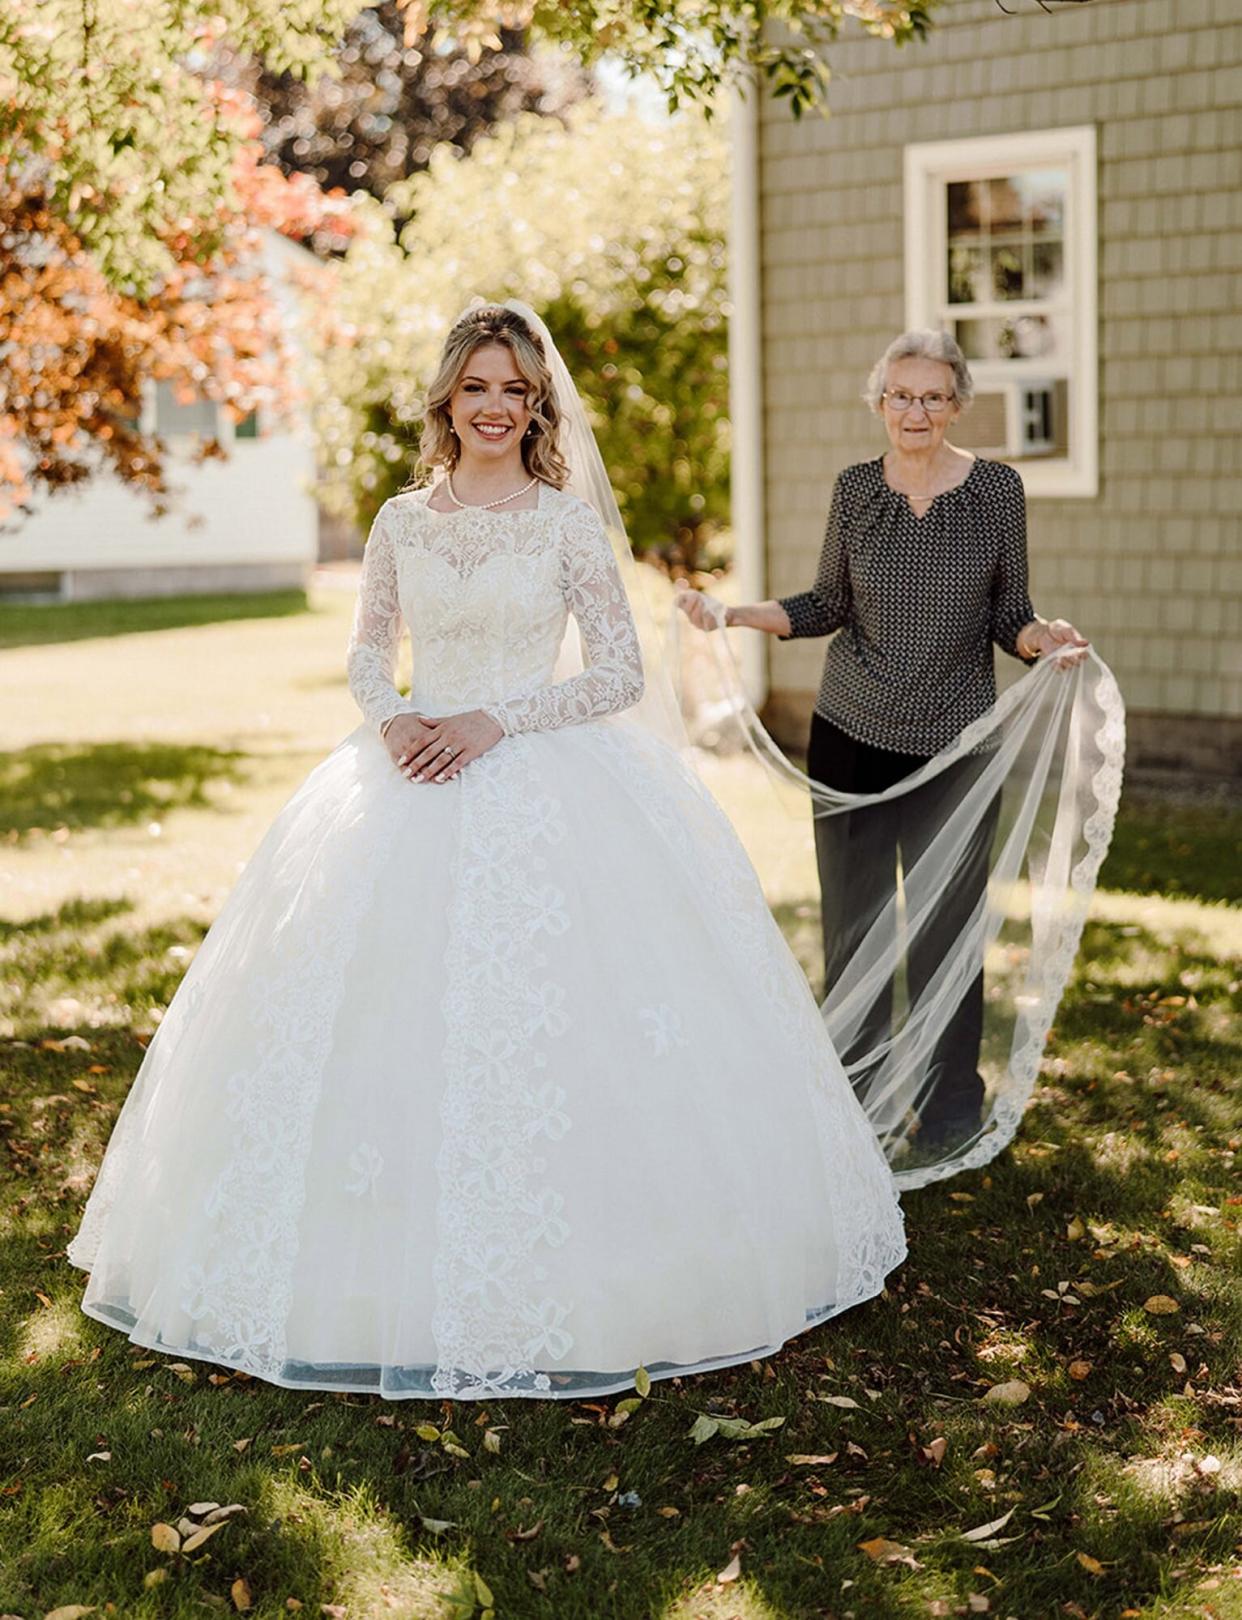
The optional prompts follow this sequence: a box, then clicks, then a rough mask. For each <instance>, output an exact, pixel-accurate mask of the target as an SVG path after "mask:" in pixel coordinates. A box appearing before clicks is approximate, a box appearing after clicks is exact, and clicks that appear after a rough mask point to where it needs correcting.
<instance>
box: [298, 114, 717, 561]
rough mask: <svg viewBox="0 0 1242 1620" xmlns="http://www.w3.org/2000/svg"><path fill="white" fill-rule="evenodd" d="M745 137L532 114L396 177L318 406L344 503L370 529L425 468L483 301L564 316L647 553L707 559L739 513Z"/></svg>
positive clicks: (691, 124) (675, 125)
mask: <svg viewBox="0 0 1242 1620" xmlns="http://www.w3.org/2000/svg"><path fill="white" fill-rule="evenodd" d="M727 197H728V166H727V145H726V139H725V134H724V132H723V130H722V129H721V128H720V127H719V125H717V124H708V123H706V122H705V121H704V120H702V119H700V118H698V117H697V116H690V115H687V116H684V117H681V118H678V119H676V120H673V121H670V122H667V123H652V122H650V121H645V120H643V119H642V118H640V117H639V116H637V115H636V114H627V115H625V116H612V117H609V116H605V115H604V114H602V113H601V112H600V111H599V110H598V109H595V108H591V107H585V106H584V107H583V108H580V109H576V110H575V112H574V113H573V114H572V115H571V116H570V118H569V120H568V123H567V125H562V124H561V123H559V122H553V121H549V120H542V119H537V118H525V119H521V120H519V121H518V122H516V123H515V124H513V125H510V126H507V127H505V128H504V129H502V130H499V131H497V133H496V134H494V135H492V136H488V137H486V138H484V139H482V140H479V141H477V142H476V144H475V146H474V149H473V151H472V152H471V153H470V155H469V156H467V157H460V156H454V155H452V154H449V153H445V152H440V153H437V154H436V155H435V156H434V157H433V159H432V162H431V165H430V167H429V169H428V170H427V172H426V173H425V174H422V175H419V176H416V177H415V178H414V179H412V180H411V181H409V182H407V183H406V184H405V185H403V186H400V187H397V188H395V195H394V196H393V197H392V199H391V200H392V203H393V205H394V206H396V207H397V208H399V209H400V211H401V212H403V213H404V212H408V213H409V214H410V215H411V222H410V223H409V224H408V225H407V226H406V227H405V228H404V229H403V230H402V231H401V232H400V233H399V235H398V236H396V237H394V235H393V233H392V230H391V227H390V226H389V225H388V221H387V218H386V216H385V215H384V214H383V213H382V212H381V211H380V210H379V209H378V208H374V209H372V210H370V211H369V220H368V223H369V229H365V230H364V231H363V232H362V233H361V234H360V237H359V238H358V239H357V240H356V241H355V243H354V244H353V245H352V246H351V248H350V251H349V253H348V255H347V257H346V260H345V262H344V264H343V265H342V266H341V267H340V268H339V270H338V284H337V289H336V293H335V296H334V298H333V300H332V302H333V306H334V308H333V315H332V317H331V318H332V319H333V321H334V322H335V323H336V326H335V330H334V331H333V332H332V333H330V334H329V335H328V338H327V340H326V341H325V343H324V346H323V360H322V363H321V370H320V375H319V379H318V387H317V395H318V398H317V416H318V422H319V428H320V436H321V443H322V444H323V446H324V449H325V458H324V459H325V464H326V467H327V471H328V488H327V489H326V490H325V491H324V494H325V496H326V498H327V499H328V500H329V501H330V503H331V504H333V505H335V506H336V507H337V508H338V509H340V510H343V511H346V512H349V513H352V514H354V515H356V516H357V517H358V519H359V520H360V521H361V522H362V523H364V524H365V523H366V522H367V521H368V520H369V518H370V516H371V515H372V514H373V513H374V512H375V510H376V509H377V508H378V507H379V506H380V505H381V504H382V502H383V501H384V500H385V499H386V498H387V497H388V496H389V495H391V494H392V493H394V491H395V490H397V489H399V488H400V487H401V486H402V485H403V484H404V483H405V482H406V481H407V479H408V477H409V475H410V471H411V468H412V466H413V461H414V456H415V452H416V446H417V436H418V428H419V422H418V416H419V411H420V406H421V390H422V389H423V388H425V387H426V385H427V382H428V380H429V374H430V370H431V368H432V367H433V366H434V364H435V360H436V357H437V355H438V353H439V348H440V344H441V342H442V340H443V337H444V333H445V331H446V329H447V326H448V323H449V322H450V321H451V320H452V318H453V317H454V316H455V315H456V314H457V313H458V312H459V311H460V310H461V308H462V307H463V306H464V305H465V304H466V302H467V301H468V300H469V298H470V297H471V296H472V295H473V294H476V293H478V294H480V295H482V296H483V297H486V298H505V297H520V298H524V299H525V300H526V301H527V302H528V303H530V304H532V305H533V306H534V307H535V308H536V309H538V310H539V312H540V313H541V314H542V315H543V316H544V318H545V319H546V320H547V321H548V324H549V326H550V327H551V329H552V331H553V333H554V335H555V336H556V338H557V342H558V346H560V347H562V352H563V353H564V355H565V358H566V362H567V364H568V365H569V366H570V368H571V370H572V371H573V372H574V374H575V377H576V379H577V381H578V385H579V387H580V388H581V390H582V392H583V396H584V398H585V400H586V402H587V406H588V410H589V411H590V413H591V415H592V417H593V425H594V426H595V428H596V431H597V433H598V435H599V439H600V442H601V447H602V449H603V453H604V459H605V461H606V463H607V465H608V469H609V473H610V475H611V477H612V481H613V485H614V487H615V489H616V491H617V496H618V501H619V503H620V505H621V507H622V510H623V514H624V516H625V519H626V523H627V526H628V528H629V531H630V536H631V539H632V540H633V543H634V546H635V549H636V550H639V551H647V552H652V551H655V552H658V553H659V554H661V555H662V556H664V557H665V558H667V559H668V560H669V561H670V562H674V563H676V562H684V563H686V564H688V565H691V566H697V565H699V564H700V563H701V562H702V561H703V560H704V558H705V554H710V547H711V544H712V541H713V538H714V536H715V534H716V533H717V531H718V529H719V528H720V526H721V525H722V524H723V523H724V521H725V519H726V514H727V504H728V415H727V391H728V381H727V362H726V306H725V285H724V283H725V228H726V214H727Z"/></svg>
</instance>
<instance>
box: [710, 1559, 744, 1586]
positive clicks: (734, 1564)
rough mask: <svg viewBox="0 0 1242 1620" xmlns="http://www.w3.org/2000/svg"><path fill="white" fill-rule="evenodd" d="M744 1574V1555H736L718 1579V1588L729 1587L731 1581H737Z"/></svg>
mask: <svg viewBox="0 0 1242 1620" xmlns="http://www.w3.org/2000/svg"><path fill="white" fill-rule="evenodd" d="M741 1573H742V1555H741V1553H734V1555H733V1557H732V1558H730V1560H729V1562H728V1563H727V1564H726V1565H725V1567H724V1568H723V1569H722V1570H721V1571H720V1573H719V1575H717V1577H716V1585H717V1586H728V1584H729V1582H730V1581H736V1580H737V1579H738V1577H739V1576H740V1575H741Z"/></svg>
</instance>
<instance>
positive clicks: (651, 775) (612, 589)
mask: <svg viewBox="0 0 1242 1620" xmlns="http://www.w3.org/2000/svg"><path fill="white" fill-rule="evenodd" d="M422 454H423V459H424V461H425V462H426V463H428V464H429V465H430V466H431V467H432V468H434V469H436V470H437V472H438V473H439V475H440V476H439V477H438V479H437V480H436V481H435V482H433V483H432V484H431V485H430V486H429V487H424V488H421V489H412V490H409V491H407V492H405V493H402V494H400V495H398V496H396V497H395V498H394V499H392V500H390V501H388V502H387V503H386V504H385V506H384V507H383V508H382V509H381V511H380V513H379V515H378V516H377V518H376V521H375V524H374V527H373V529H372V532H371V536H370V539H369V541H368V544H367V548H366V555H365V560H364V564H363V570H362V579H361V585H360V589H359V598H358V606H357V613H356V618H355V625H354V633H353V638H352V641H351V645H350V652H349V676H350V686H351V689H352V691H353V693H354V696H355V698H356V699H357V702H358V704H359V707H360V709H361V710H362V714H363V716H364V724H362V725H361V726H360V727H359V728H358V729H357V730H356V731H355V732H353V733H352V734H351V735H350V736H349V737H347V738H346V739H345V740H344V741H343V742H342V743H341V744H340V745H339V746H338V747H337V748H336V749H335V750H334V752H333V753H332V754H330V755H329V756H328V758H327V759H325V760H324V761H323V762H322V763H321V764H320V765H319V766H318V767H317V768H316V769H315V770H313V771H312V772H311V774H310V776H309V777H308V778H307V779H306V781H305V782H304V783H303V784H302V786H301V787H300V788H299V789H298V790H297V792H296V793H295V794H294V796H293V798H292V799H291V800H290V801H289V803H288V804H287V805H286V806H285V808H284V809H283V810H282V811H281V813H280V814H279V815H278V816H277V818H276V820H275V822H274V823H273V825H272V826H271V828H270V829H269V830H268V832H267V834H266V836H265V837H264V839H263V841H262V842H261V843H260V845H259V847H258V849H257V850H256V852H255V854H254V856H253V857H252V859H251V860H250V862H249V864H248V866H247V867H246V869H245V871H244V872H243V873H242V876H241V877H240V879H239V880H238V883H237V885H236V887H235V888H234V890H233V892H232V893H231V894H230V896H229V897H228V900H227V901H226V903H225V905H224V907H223V909H222V911H221V913H220V916H219V917H218V919H217V921H216V923H215V925H214V926H213V928H212V929H211V931H210V933H209V934H208V936H207V938H206V940H205V941H204V943H203V945H202V948H201V949H200V951H199V952H198V955H197V956H196V958H195V960H194V962H193V963H192V965H191V967H190V969H189V972H188V973H187V975H186V977H185V980H184V982H183V984H182V985H181V987H180V989H179V991H178V993H177V995H176V996H175V997H174V999H173V1002H172V1005H171V1006H170V1008H169V1010H168V1013H167V1015H166V1017H165V1019H164V1021H163V1023H162V1024H161V1025H160V1028H159V1030H158V1032H157V1034H156V1036H155V1038H154V1039H153V1040H152V1042H151V1045H150V1047H149V1049H148V1051H147V1054H146V1057H145V1059H144V1061H143V1064H142V1067H141V1069H140V1071H139V1073H138V1076H137V1078H136V1080H135V1082H134V1085H133V1087H132V1089H131V1091H130V1093H129V1096H128V1098H127V1100H126V1103H125V1106H124V1108H123V1109H122V1111H121V1114H120V1117H119V1119H118V1121H117V1125H116V1128H115V1131H114V1133H113V1136H112V1139H111V1141H110V1143H109V1146H108V1151H107V1154H106V1156H105V1158H104V1162H103V1165H102V1167H101V1169H100V1173H99V1176H98V1178H97V1180H96V1183H95V1186H94V1189H93V1191H92V1194H91V1197H90V1199H89V1201H88V1204H87V1207H86V1211H85V1214H84V1217H83V1220H82V1223H81V1227H80V1229H79V1231H78V1233H77V1235H76V1236H75V1238H74V1239H73V1242H72V1243H71V1244H70V1247H69V1250H68V1255H69V1259H70V1260H71V1262H72V1263H73V1264H74V1265H76V1266H79V1267H82V1268H83V1269H85V1270H87V1271H89V1273H90V1277H89V1281H88V1283H87V1286H86V1290H85V1294H84V1297H83V1301H82V1308H83V1310H84V1311H86V1312H87V1314H89V1315H90V1316H92V1317H94V1318H96V1319H97V1320H99V1321H101V1322H105V1323H108V1324H110V1325H112V1326H114V1327H117V1328H120V1329H121V1330H122V1331H123V1332H125V1333H127V1334H128V1336H129V1338H130V1339H131V1340H132V1341H133V1342H135V1343H137V1344H141V1345H144V1346H147V1347H149V1348H152V1349H156V1350H161V1351H166V1352H168V1353H175V1354H176V1355H178V1356H189V1357H198V1358H201V1359H203V1360H207V1361H211V1362H216V1363H220V1364H223V1365H227V1366H232V1367H237V1368H241V1369H244V1370H246V1371H248V1372H250V1373H252V1374H254V1375H255V1376H257V1377H260V1378H263V1379H266V1380H268V1381H270V1382H272V1383H275V1384H280V1385H284V1386H286V1387H292V1388H314V1389H337V1390H354V1391H369V1392H373V1393H376V1394H379V1395H383V1396H386V1397H388V1398H391V1399H399V1398H405V1397H416V1396H435V1397H444V1396H449V1397H453V1398H458V1399H471V1398H481V1397H491V1396H497V1395H522V1396H549V1397H558V1396H561V1397H566V1396H567V1397H575V1398H579V1397H582V1396H584V1395H599V1394H607V1393H609V1392H612V1391H615V1390H619V1389H623V1388H626V1387H628V1386H630V1385H632V1384H633V1383H634V1382H635V1377H636V1374H637V1372H638V1369H639V1368H640V1367H644V1366H645V1367H646V1369H647V1370H648V1372H649V1373H650V1375H651V1376H652V1377H653V1378H654V1377H661V1376H672V1375H674V1374H680V1373H689V1372H698V1371H703V1370H705V1369H709V1368H714V1367H722V1366H728V1365H730V1364H732V1363H736V1362H741V1361H746V1360H750V1359H751V1358H753V1357H756V1356H762V1355H767V1354H770V1353H771V1352H772V1351H774V1350H776V1349H777V1348H778V1347H779V1346H780V1345H781V1344H782V1343H784V1342H785V1341H786V1340H787V1339H789V1338H790V1337H791V1336H792V1335H794V1334H797V1333H799V1332H801V1331H803V1330H804V1329H806V1328H809V1327H811V1326H813V1325H815V1324H816V1323H819V1322H822V1321H824V1320H825V1319H827V1318H828V1317H831V1316H834V1315H836V1314H838V1313H839V1312H841V1311H844V1310H847V1309H849V1307H851V1306H853V1305H855V1304H857V1303H859V1302H860V1301H862V1300H865V1299H868V1298H870V1297H872V1296H874V1295H875V1294H877V1293H878V1292H879V1291H880V1289H881V1288H882V1287H883V1284H884V1279H885V1275H886V1274H887V1273H888V1272H889V1271H890V1270H891V1269H892V1268H893V1267H895V1266H896V1265H898V1264H899V1263H900V1262H901V1260H902V1259H903V1258H904V1255H905V1252H906V1251H905V1241H904V1236H903V1226H902V1217H901V1211H900V1207H899V1204H898V1201H897V1195H896V1190H895V1186H894V1182H893V1179H892V1176H891V1174H890V1172H889V1170H888V1167H887V1165H886V1163H885V1161H884V1158H883V1155H882V1153H881V1151H880V1148H879V1145H878V1143H877V1140H876V1137H875V1134H874V1132H873V1131H872V1129H871V1127H870V1125H869V1124H868V1122H867V1119H866V1118H865V1117H864V1114H863V1112H862V1109H861V1108H860V1106H859V1104H858V1102H857V1101H856V1100H855V1097H854V1094H853V1092H852V1090H851V1088H850V1086H849V1084H848V1082H847V1080H846V1078H845V1075H844V1072H843V1070H842V1068H841V1065H840V1063H839V1061H838V1059H837V1056H836V1053H835V1051H834V1049H833V1046H832V1043H831V1042H830V1040H829V1038H828V1036H827V1034H826V1033H825V1030H824V1026H823V1022H822V1020H821V1018H820V1013H819V1009H818V1007H817V1006H816V1004H815V1001H814V999H813V997H812V995H811V992H810V989H809V988H808V985H807V982H806V980H805V978H804V977H803V974H802V972H801V970H800V969H799V967H798V966H797V964H796V962H795V961H794V958H793V957H792V955H791V954H790V952H789V950H788V949H787V947H786V945H785V943H784V941H783V939H782V937H781V934H780V932H779V930H778V928H777V926H776V924H775V922H774V921H773V919H772V917H771V914H770V913H769V911H768V908H767V905H766V904H765V901H764V896H763V893H762V890H761V888H760V885H759V882H758V879H757V878H756V876H755V873H754V871H753V869H752V868H751V866H750V864H749V862H748V860H747V858H746V856H745V854H744V853H743V851H742V849H741V846H740V845H739V843H738V841H737V839H736V837H735V835H734V833H733V831H732V828H731V826H730V824H729V822H728V821H727V819H726V818H725V816H724V814H723V813H722V811H721V810H720V809H719V807H718V806H717V805H716V803H715V802H714V800H712V798H711V797H710V795H709V794H708V793H707V792H706V790H705V789H704V788H703V787H702V786H701V785H700V783H699V781H698V778H697V777H696V776H695V775H694V773H693V772H692V771H691V770H690V768H689V767H688V766H687V765H686V764H685V763H684V762H683V760H682V759H681V758H680V756H679V754H678V752H677V751H676V749H675V748H673V747H670V746H669V744H668V742H667V741H666V740H665V738H664V737H662V736H661V735H660V729H661V727H660V717H659V712H658V711H659V700H660V697H661V693H660V691H659V690H658V687H659V684H660V683H659V682H658V681H655V682H653V681H652V680H651V679H648V680H647V682H646V689H644V667H643V665H644V660H643V657H642V655H641V654H640V640H639V634H638V631H637V629H636V625H635V619H634V616H633V613H632V611H631V601H630V595H631V593H627V590H626V587H625V581H624V577H623V573H624V570H625V569H626V567H627V565H629V564H630V563H631V559H629V557H628V553H627V551H626V548H625V546H624V541H623V537H621V539H620V545H619V552H620V556H619V559H618V556H616V555H614V546H613V543H612V542H610V538H609V529H610V528H611V529H612V530H613V533H614V535H615V534H616V525H615V523H614V522H613V514H614V513H615V508H614V507H612V506H611V505H610V501H611V497H610V494H609V493H608V492H607V488H606V480H605V479H604V478H603V477H602V464H601V463H600V462H599V456H598V451H597V450H596V448H595V445H594V441H593V439H592V438H591V435H590V432H589V429H588V428H587V427H586V422H585V415H584V413H583V411H582V406H581V402H580V401H579V399H578V396H577V393H576V391H575V390H574V388H573V385H572V382H571V381H570V380H569V378H568V374H567V373H566V371H565V368H564V365H563V363H562V362H561V361H560V357H559V356H558V355H557V354H556V351H555V348H554V347H553V345H552V341H551V338H550V337H549V335H548V333H547V330H546V328H545V327H544V326H543V324H542V322H540V321H539V320H538V318H537V317H536V316H535V315H534V314H533V312H532V311H530V310H528V309H527V308H526V307H525V306H524V305H521V304H517V303H509V304H506V305H476V306H472V307H471V308H470V309H468V310H467V311H466V312H465V314H464V315H463V316H462V317H460V318H459V319H458V321H457V322H456V323H455V324H454V326H453V327H452V329H451V331H450V332H449V334H448V338H447V341H446V344H445V348H444V353H443V357H442V362H441V365H440V370H439V373H438V375H437V377H436V379H435V382H434V384H433V386H432V388H431V391H430V394H429V398H428V405H427V416H426V426H425V431H424V435H423V440H422ZM574 489H581V490H584V491H587V492H589V493H590V494H591V495H592V499H591V500H590V501H588V500H584V499H582V498H581V497H580V495H579V494H577V493H573V492H572V491H573V490H574ZM604 519H607V520H608V524H607V526H606V524H605V521H604ZM619 563H620V566H619ZM570 618H572V620H573V622H574V624H575V625H576V630H577V637H578V639H579V640H580V643H581V646H582V648H583V649H584V651H583V653H582V654H581V656H580V657H579V658H577V659H574V657H573V641H574V637H573V636H572V635H571V636H569V637H568V638H567V637H566V629H567V625H568V623H569V620H570ZM406 626H408V628H409V632H410V637H411V642H412V647H413V683H412V687H411V692H410V697H409V699H408V700H407V699H405V698H403V697H402V696H401V694H400V693H399V692H398V690H397V688H396V686H395V685H394V684H393V671H394V665H395V653H396V649H397V645H398V642H399V640H400V637H401V635H402V633H403V630H404V628H405V627H406ZM563 647H567V648H568V649H569V652H568V654H567V653H566V652H565V651H564V650H563ZM567 657H568V661H569V663H570V664H571V665H572V664H575V663H576V664H577V665H578V667H577V668H576V669H575V670H574V671H573V672H572V673H567V672H566V669H565V664H566V659H567ZM558 660H559V664H558Z"/></svg>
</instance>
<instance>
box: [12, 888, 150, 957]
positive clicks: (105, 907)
mask: <svg viewBox="0 0 1242 1620" xmlns="http://www.w3.org/2000/svg"><path fill="white" fill-rule="evenodd" d="M133 909H134V906H133V901H131V900H118V899H113V900H87V899H85V898H84V897H82V896H79V897H78V898H76V899H73V900H66V901H65V903H64V905H63V906H60V907H58V908H57V910H55V911H44V912H42V913H41V914H40V915H39V916H37V917H29V918H27V920H26V921H25V922H19V923H17V922H10V921H9V919H8V918H7V917H0V945H6V944H7V943H8V942H9V940H11V939H33V938H34V937H35V936H36V935H39V934H57V933H60V932H61V931H62V930H64V929H69V930H71V931H76V930H78V929H82V928H90V927H91V926H92V925H93V924H95V923H102V922H108V921H110V920H111V919H112V918H113V917H120V916H123V915H124V914H125V913H126V912H127V911H132V910H133Z"/></svg>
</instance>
